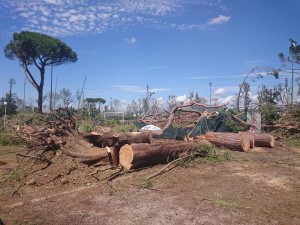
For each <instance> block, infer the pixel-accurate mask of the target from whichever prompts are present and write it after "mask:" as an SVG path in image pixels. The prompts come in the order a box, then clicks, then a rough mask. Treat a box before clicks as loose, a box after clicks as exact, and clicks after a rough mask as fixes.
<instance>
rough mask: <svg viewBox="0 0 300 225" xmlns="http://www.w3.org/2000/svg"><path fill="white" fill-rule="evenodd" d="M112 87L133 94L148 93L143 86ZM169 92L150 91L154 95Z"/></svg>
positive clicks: (162, 90) (163, 89)
mask: <svg viewBox="0 0 300 225" xmlns="http://www.w3.org/2000/svg"><path fill="white" fill-rule="evenodd" d="M112 87H113V88H117V89H120V90H122V91H126V92H131V93H146V92H147V90H146V88H145V87H141V86H134V85H114V86H112ZM167 90H169V89H166V88H151V89H149V90H148V91H149V92H154V94H155V93H159V92H164V91H167Z"/></svg>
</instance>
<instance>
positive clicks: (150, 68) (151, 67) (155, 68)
mask: <svg viewBox="0 0 300 225" xmlns="http://www.w3.org/2000/svg"><path fill="white" fill-rule="evenodd" d="M165 68H167V67H166V66H150V67H148V68H147V70H157V69H165Z"/></svg>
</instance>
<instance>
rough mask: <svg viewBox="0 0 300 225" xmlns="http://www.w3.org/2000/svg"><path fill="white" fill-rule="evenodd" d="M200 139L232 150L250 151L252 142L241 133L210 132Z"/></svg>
mask: <svg viewBox="0 0 300 225" xmlns="http://www.w3.org/2000/svg"><path fill="white" fill-rule="evenodd" d="M197 138H199V139H206V140H208V141H209V142H211V143H212V144H214V145H217V146H223V147H225V148H228V149H230V150H236V151H243V152H246V151H249V149H250V141H249V138H248V137H247V136H246V135H243V134H239V133H224V132H208V133H207V134H205V135H200V136H197Z"/></svg>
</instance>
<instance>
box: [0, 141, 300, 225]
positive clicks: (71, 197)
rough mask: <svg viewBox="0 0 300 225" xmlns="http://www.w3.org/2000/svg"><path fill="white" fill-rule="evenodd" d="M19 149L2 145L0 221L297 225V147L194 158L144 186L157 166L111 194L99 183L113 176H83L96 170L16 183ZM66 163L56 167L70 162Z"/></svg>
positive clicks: (49, 173) (124, 179)
mask: <svg viewBox="0 0 300 225" xmlns="http://www.w3.org/2000/svg"><path fill="white" fill-rule="evenodd" d="M19 151H21V152H24V151H26V150H24V149H22V148H15V147H0V161H5V162H7V164H6V165H0V181H1V183H0V218H1V220H2V224H18V225H21V224H22V225H23V224H24V225H25V224H26V225H37V224H51V225H52V224H74V225H76V224H122V225H126V224H128V225H129V224H130V225H132V224H136V225H142V224H147V225H152V224H153V225H159V224H178V225H181V224H218V225H219V224H287V225H292V224H295V225H296V224H300V150H299V149H287V148H276V149H272V150H270V149H254V150H252V151H251V152H248V153H242V152H231V155H232V156H231V160H226V161H224V160H221V161H220V162H217V161H214V160H204V159H196V160H194V161H192V162H190V163H186V164H184V165H183V166H184V167H179V166H178V167H176V168H174V169H172V170H169V171H168V172H166V173H164V174H162V175H160V176H158V177H155V178H153V179H152V180H151V181H146V180H145V178H146V177H147V176H149V175H151V174H153V173H155V172H156V171H158V170H159V169H161V168H162V167H163V166H161V165H160V166H156V167H153V168H148V169H144V170H141V171H137V172H133V173H128V174H125V175H122V176H120V177H118V178H116V179H115V180H114V181H113V182H112V184H113V187H114V188H115V189H111V188H110V187H109V186H108V185H107V184H106V180H101V179H103V178H105V177H107V176H109V175H110V174H112V173H114V172H115V171H106V172H99V173H100V174H98V179H100V181H97V180H96V179H95V178H93V177H92V176H90V175H89V174H90V173H91V172H92V171H93V170H94V169H92V168H84V167H82V168H76V169H73V170H70V172H69V173H67V174H63V175H61V176H63V179H64V180H63V179H60V178H58V179H52V178H53V177H54V178H55V177H60V175H59V174H57V173H59V172H58V171H59V169H61V168H56V170H54V169H52V170H42V171H40V172H37V173H34V174H33V175H32V176H31V177H26V178H22V170H18V169H15V168H16V167H17V166H18V164H17V160H16V157H15V154H16V152H19ZM64 161H65V162H66V163H67V164H61V166H62V167H68V166H70V165H71V164H72V161H67V160H64ZM32 166H33V165H32ZM18 168H19V167H18ZM70 168H73V167H70ZM23 172H24V173H25V172H26V170H24V171H23ZM9 176H11V177H9ZM8 177H9V178H8ZM18 177H19V178H18ZM49 177H50V178H51V179H49ZM41 178H43V179H45V180H47V179H48V181H49V182H45V183H43V182H42V179H41ZM5 179H7V180H6V181H3V180H5ZM51 180H52V181H51ZM25 181H26V182H25ZM50 181H51V182H50ZM64 181H65V182H64ZM24 182H25V183H24ZM20 184H24V186H22V187H21V188H20V189H19V192H17V194H15V195H14V197H12V193H13V192H14V191H15V190H16V189H18V187H19V186H18V185H20ZM18 194H19V195H18ZM0 224H1V222H0Z"/></svg>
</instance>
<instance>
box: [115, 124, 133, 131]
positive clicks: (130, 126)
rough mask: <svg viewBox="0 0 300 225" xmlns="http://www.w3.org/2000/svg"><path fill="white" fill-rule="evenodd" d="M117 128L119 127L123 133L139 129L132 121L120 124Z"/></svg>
mask: <svg viewBox="0 0 300 225" xmlns="http://www.w3.org/2000/svg"><path fill="white" fill-rule="evenodd" d="M116 128H117V130H118V132H121V133H123V132H133V131H137V130H138V128H137V127H136V126H135V125H134V124H132V123H130V124H120V125H118V126H117V127H116Z"/></svg>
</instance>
